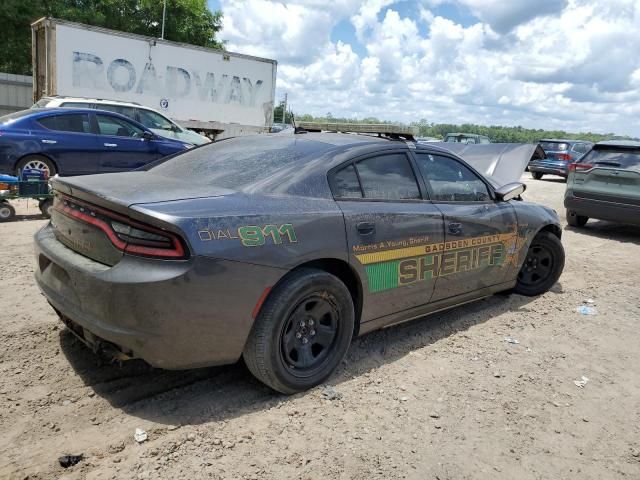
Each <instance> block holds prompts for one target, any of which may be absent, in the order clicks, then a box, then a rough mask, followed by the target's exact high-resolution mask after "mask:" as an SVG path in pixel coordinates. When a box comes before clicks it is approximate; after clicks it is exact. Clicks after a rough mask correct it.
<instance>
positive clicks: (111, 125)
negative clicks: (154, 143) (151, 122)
mask: <svg viewBox="0 0 640 480" xmlns="http://www.w3.org/2000/svg"><path fill="white" fill-rule="evenodd" d="M96 118H97V120H98V129H99V131H100V134H101V135H111V136H116V137H133V138H140V137H142V132H143V131H144V130H142V129H141V128H139V127H137V126H136V125H134V124H133V123H131V122H127V121H126V120H124V119H122V118H116V117H110V116H108V115H100V114H98V115H96Z"/></svg>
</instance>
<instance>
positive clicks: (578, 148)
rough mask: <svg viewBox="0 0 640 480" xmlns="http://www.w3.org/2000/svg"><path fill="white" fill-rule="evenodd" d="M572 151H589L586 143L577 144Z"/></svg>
mask: <svg viewBox="0 0 640 480" xmlns="http://www.w3.org/2000/svg"><path fill="white" fill-rule="evenodd" d="M571 150H573V151H574V152H576V153H585V152H586V151H587V150H588V146H587V144H586V143H576V144H575V145H574V146H573V147H572V148H571Z"/></svg>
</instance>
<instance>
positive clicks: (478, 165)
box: [430, 142, 545, 187]
mask: <svg viewBox="0 0 640 480" xmlns="http://www.w3.org/2000/svg"><path fill="white" fill-rule="evenodd" d="M430 145H437V146H439V147H442V148H445V149H447V150H449V151H450V152H452V153H455V154H456V155H458V156H459V157H461V158H462V159H463V160H464V161H465V162H467V163H468V164H469V165H471V166H472V167H473V168H475V169H476V170H478V171H479V172H480V173H483V174H484V175H487V176H488V177H489V179H490V180H491V181H492V183H494V184H495V185H494V186H495V187H501V186H503V185H506V184H508V183H512V182H519V181H520V177H522V174H523V173H524V170H525V168H527V165H528V164H529V162H530V161H531V160H535V159H538V158H544V157H545V154H544V150H542V147H540V145H537V144H529V143H488V144H464V143H445V142H440V143H431V144H430Z"/></svg>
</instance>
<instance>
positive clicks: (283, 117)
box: [282, 93, 287, 123]
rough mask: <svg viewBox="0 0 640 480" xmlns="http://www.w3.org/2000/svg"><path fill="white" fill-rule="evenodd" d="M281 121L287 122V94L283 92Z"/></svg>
mask: <svg viewBox="0 0 640 480" xmlns="http://www.w3.org/2000/svg"><path fill="white" fill-rule="evenodd" d="M282 123H287V94H286V93H285V94H284V106H283V108H282Z"/></svg>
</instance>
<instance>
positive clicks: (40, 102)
mask: <svg viewBox="0 0 640 480" xmlns="http://www.w3.org/2000/svg"><path fill="white" fill-rule="evenodd" d="M51 102H53V99H52V98H46V97H45V98H41V99H40V100H38V101H37V102H36V103H34V104H33V106H32V107H31V108H44V107H46V106H47V105H49V104H50V103H51Z"/></svg>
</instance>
